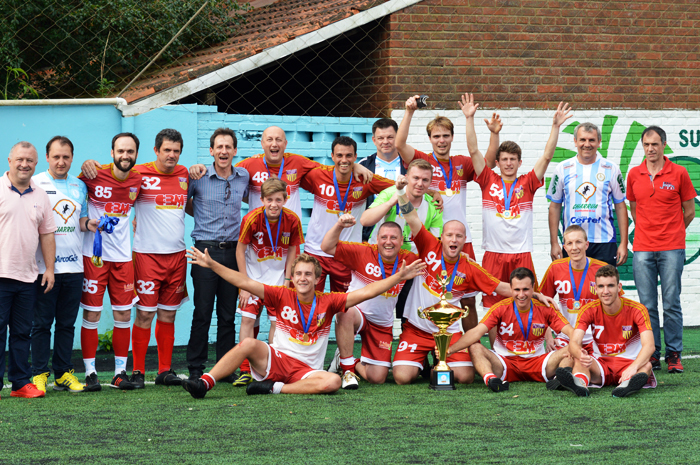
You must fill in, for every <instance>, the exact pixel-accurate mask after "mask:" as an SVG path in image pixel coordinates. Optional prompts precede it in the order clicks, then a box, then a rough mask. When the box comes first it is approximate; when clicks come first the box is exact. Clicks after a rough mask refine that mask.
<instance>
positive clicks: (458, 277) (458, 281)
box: [455, 270, 467, 286]
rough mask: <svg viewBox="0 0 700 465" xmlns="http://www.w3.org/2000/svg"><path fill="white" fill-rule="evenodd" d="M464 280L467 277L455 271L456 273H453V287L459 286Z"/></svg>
mask: <svg viewBox="0 0 700 465" xmlns="http://www.w3.org/2000/svg"><path fill="white" fill-rule="evenodd" d="M465 279H467V275H465V274H464V273H461V272H460V271H459V270H457V273H455V286H461V285H462V284H464V280H465Z"/></svg>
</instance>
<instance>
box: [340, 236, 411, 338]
mask: <svg viewBox="0 0 700 465" xmlns="http://www.w3.org/2000/svg"><path fill="white" fill-rule="evenodd" d="M378 254H379V251H378V249H377V245H376V244H375V245H370V244H367V243H366V242H365V243H362V244H354V243H350V242H339V243H338V245H337V246H336V249H335V259H336V260H338V261H339V262H340V263H342V264H344V265H345V266H347V267H348V268H349V269H350V271H351V273H352V281H350V287H349V288H348V292H352V291H355V290H357V289H362V288H363V287H365V286H367V285H368V284H372V283H374V282H377V281H380V280H382V279H384V278H383V277H382V271H381V268H380V265H379V258H378ZM396 258H397V260H398V264H397V266H396V270H397V272H398V270H399V269H401V262H402V261H404V260H405V261H406V266H408V265H410V264H411V263H413V262H415V261H416V260H419V258H418V255H416V254H413V253H411V252H408V251H407V250H403V249H401V250H399V255H398V256H397V257H396ZM396 263H397V262H395V261H392V262H391V263H389V262H385V263H384V275H385V276H386V277H387V278H388V277H389V276H391V275H392V272H393V271H394V265H395V264H396ZM404 284H406V281H401V282H400V283H399V284H397V285H396V286H394V287H392V288H391V289H389V290H388V291H386V292H385V293H383V294H381V295H378V296H377V297H374V298H373V299H370V300H366V301H364V302H361V303H359V304H357V305H356V307H357V308H358V309H359V310H360V311H361V312H362V314H363V315H364V316H365V317H366V318H367V320H369V321H370V322H372V323H374V324H375V325H378V326H384V327H388V326H393V324H394V308H395V307H396V301H397V300H398V299H399V293H400V292H401V289H403V286H404Z"/></svg>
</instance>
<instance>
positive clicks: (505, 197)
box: [501, 178, 518, 211]
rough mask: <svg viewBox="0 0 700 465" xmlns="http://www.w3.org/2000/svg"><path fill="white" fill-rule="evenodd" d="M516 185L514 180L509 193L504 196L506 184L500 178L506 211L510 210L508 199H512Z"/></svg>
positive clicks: (516, 181)
mask: <svg viewBox="0 0 700 465" xmlns="http://www.w3.org/2000/svg"><path fill="white" fill-rule="evenodd" d="M517 183H518V180H517V179H516V180H515V181H513V184H511V185H510V192H508V193H507V194H506V192H507V191H506V182H505V181H504V180H503V178H501V184H503V201H504V203H505V207H506V211H508V210H510V199H512V198H513V192H515V185H516V184H517Z"/></svg>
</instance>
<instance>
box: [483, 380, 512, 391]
mask: <svg viewBox="0 0 700 465" xmlns="http://www.w3.org/2000/svg"><path fill="white" fill-rule="evenodd" d="M488 385H489V389H491V390H492V391H493V392H501V391H507V390H508V389H509V388H510V383H509V382H508V381H503V380H502V379H501V378H491V379H490V380H489V383H488Z"/></svg>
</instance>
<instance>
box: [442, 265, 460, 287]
mask: <svg viewBox="0 0 700 465" xmlns="http://www.w3.org/2000/svg"><path fill="white" fill-rule="evenodd" d="M440 261H441V262H442V269H443V270H444V271H445V273H447V267H446V266H445V257H440ZM458 265H459V259H457V263H455V267H454V268H453V269H452V277H451V278H450V283H449V284H448V285H447V287H445V291H447V292H452V286H453V285H454V282H455V276H456V275H457V266H458Z"/></svg>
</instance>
